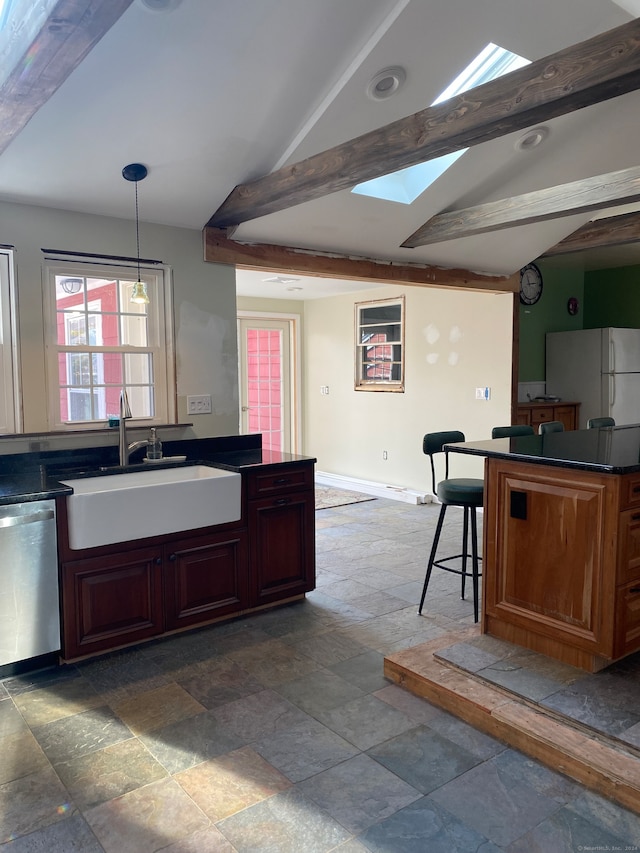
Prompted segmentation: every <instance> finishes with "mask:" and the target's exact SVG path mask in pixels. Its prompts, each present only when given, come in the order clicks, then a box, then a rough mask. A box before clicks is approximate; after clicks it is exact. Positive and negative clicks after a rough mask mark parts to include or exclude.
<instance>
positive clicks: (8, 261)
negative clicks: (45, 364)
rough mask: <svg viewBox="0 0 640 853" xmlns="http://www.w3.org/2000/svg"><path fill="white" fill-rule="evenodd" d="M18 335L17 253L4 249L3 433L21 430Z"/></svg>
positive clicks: (0, 286) (0, 257) (0, 294)
mask: <svg viewBox="0 0 640 853" xmlns="http://www.w3.org/2000/svg"><path fill="white" fill-rule="evenodd" d="M18 375H19V371H18V337H17V322H16V288H15V278H14V257H13V252H12V250H11V249H0V433H2V434H5V435H6V434H11V433H16V432H19V430H20V428H21V425H20V404H19V397H18V393H19V382H18Z"/></svg>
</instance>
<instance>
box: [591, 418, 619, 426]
mask: <svg viewBox="0 0 640 853" xmlns="http://www.w3.org/2000/svg"><path fill="white" fill-rule="evenodd" d="M615 425H616V422H615V420H614V419H613V418H609V417H602V418H589V420H588V421H587V429H600V427H610V426H615Z"/></svg>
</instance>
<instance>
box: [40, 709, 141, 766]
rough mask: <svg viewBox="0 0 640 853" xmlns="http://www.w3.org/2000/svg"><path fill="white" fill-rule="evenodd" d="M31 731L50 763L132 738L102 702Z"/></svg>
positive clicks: (127, 729) (120, 721)
mask: <svg viewBox="0 0 640 853" xmlns="http://www.w3.org/2000/svg"><path fill="white" fill-rule="evenodd" d="M32 731H33V734H34V736H35V738H36V740H37V741H38V743H39V744H40V746H41V747H42V749H43V750H44V752H45V754H46V756H47V758H48V759H49V761H51V763H52V764H57V763H58V762H59V761H65V760H66V759H68V758H69V757H70V756H72V755H74V756H79V755H86V754H87V753H88V752H94V751H95V750H98V749H104V747H105V746H112V745H113V744H115V743H120V742H121V741H124V740H127V739H128V738H130V737H133V735H132V733H131V731H130V730H129V728H128V727H127V726H125V724H124V723H123V722H122V720H121V719H120V718H119V717H118V716H116V714H115V713H114V712H113V711H112V710H111V708H108V707H107V706H106V705H103V706H102V707H100V708H93V709H91V710H90V711H83V712H82V713H81V714H74V715H73V716H71V717H63V718H62V719H60V720H55V721H53V722H51V723H45V724H44V725H42V726H34V728H33V729H32Z"/></svg>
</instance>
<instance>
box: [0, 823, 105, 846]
mask: <svg viewBox="0 0 640 853" xmlns="http://www.w3.org/2000/svg"><path fill="white" fill-rule="evenodd" d="M5 848H6V851H7V853H71V851H78V853H104V848H103V847H102V845H101V844H100V843H99V841H98V839H97V838H96V837H95V835H94V834H93V832H92V831H91V830H90V829H89V827H88V826H87V822H86V821H85V819H84V818H83V817H82V815H80V814H74V815H73V816H72V817H69V818H67V819H66V820H61V821H58V823H54V824H50V825H49V826H45V827H44V828H43V829H38V830H36V831H35V832H31V833H30V834H29V835H26V836H23V837H22V838H17V839H16V840H15V841H11V842H8V843H7V844H3V845H2V849H3V850H4V849H5Z"/></svg>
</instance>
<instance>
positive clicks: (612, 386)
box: [609, 373, 616, 411]
mask: <svg viewBox="0 0 640 853" xmlns="http://www.w3.org/2000/svg"><path fill="white" fill-rule="evenodd" d="M615 401H616V375H615V373H610V374H609V411H611V407H612V406H613V404H614V403H615Z"/></svg>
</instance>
